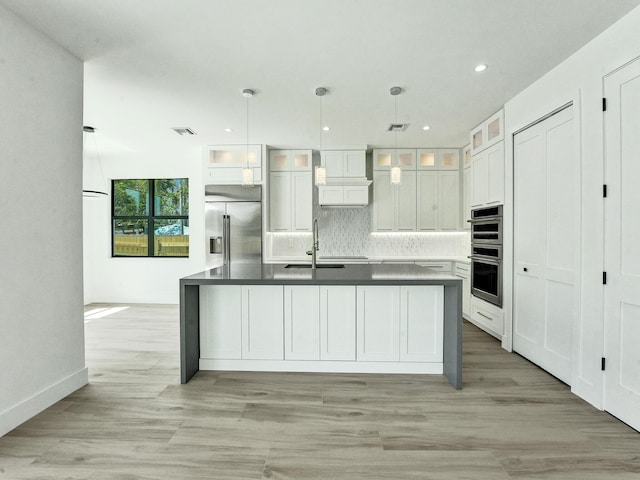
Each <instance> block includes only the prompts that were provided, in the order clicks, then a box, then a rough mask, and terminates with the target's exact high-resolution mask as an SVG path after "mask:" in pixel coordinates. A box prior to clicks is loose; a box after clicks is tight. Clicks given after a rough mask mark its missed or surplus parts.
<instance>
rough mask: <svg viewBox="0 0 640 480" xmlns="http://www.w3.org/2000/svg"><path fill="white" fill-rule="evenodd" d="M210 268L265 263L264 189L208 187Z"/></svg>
mask: <svg viewBox="0 0 640 480" xmlns="http://www.w3.org/2000/svg"><path fill="white" fill-rule="evenodd" d="M205 234H206V244H207V245H206V268H207V269H210V268H215V267H218V266H220V265H225V264H237V263H260V262H261V261H262V187H261V186H260V185H255V186H252V187H243V186H241V185H206V186H205Z"/></svg>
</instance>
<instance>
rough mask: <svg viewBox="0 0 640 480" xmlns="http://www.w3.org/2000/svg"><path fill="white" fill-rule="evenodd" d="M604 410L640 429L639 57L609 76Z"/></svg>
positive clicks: (606, 158) (606, 142)
mask: <svg viewBox="0 0 640 480" xmlns="http://www.w3.org/2000/svg"><path fill="white" fill-rule="evenodd" d="M604 85H605V96H606V98H607V112H606V113H605V114H604V124H605V146H606V150H605V180H606V183H607V186H608V189H607V191H608V195H607V199H606V201H605V268H606V271H607V286H606V287H605V289H604V292H605V294H604V295H605V296H604V306H605V325H604V332H605V357H606V358H607V363H606V370H605V379H604V389H605V390H604V405H605V409H606V410H608V411H609V412H611V413H612V414H613V415H615V416H617V417H619V418H620V419H621V420H623V421H625V422H626V423H628V424H629V425H631V426H632V427H633V428H635V429H637V430H640V348H639V347H638V345H640V295H639V294H638V292H640V249H639V248H638V236H639V235H640V215H638V205H639V204H640V188H638V185H640V162H638V159H639V158H640V136H639V135H638V125H640V59H638V60H636V61H634V62H633V63H631V64H629V65H628V66H626V67H625V68H623V69H621V70H618V71H616V72H614V73H613V74H611V75H609V76H607V77H605V83H604Z"/></svg>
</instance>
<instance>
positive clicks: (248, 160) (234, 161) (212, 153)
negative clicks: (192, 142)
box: [207, 145, 260, 168]
mask: <svg viewBox="0 0 640 480" xmlns="http://www.w3.org/2000/svg"><path fill="white" fill-rule="evenodd" d="M207 166H208V167H209V168H234V167H235V168H244V167H246V166H248V167H250V168H251V167H253V168H258V167H260V145H249V148H248V149H247V147H246V146H245V145H229V146H227V147H225V146H216V147H215V148H210V149H209V151H208V156H207Z"/></svg>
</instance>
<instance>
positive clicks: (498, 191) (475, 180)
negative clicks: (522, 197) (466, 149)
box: [471, 142, 504, 208]
mask: <svg viewBox="0 0 640 480" xmlns="http://www.w3.org/2000/svg"><path fill="white" fill-rule="evenodd" d="M471 181H472V185H473V186H472V188H471V207H472V208H477V207H482V206H486V205H497V204H501V203H504V142H498V143H497V144H495V145H493V146H492V147H489V148H487V149H486V150H483V151H482V152H480V153H478V154H476V155H474V156H473V170H472V174H471Z"/></svg>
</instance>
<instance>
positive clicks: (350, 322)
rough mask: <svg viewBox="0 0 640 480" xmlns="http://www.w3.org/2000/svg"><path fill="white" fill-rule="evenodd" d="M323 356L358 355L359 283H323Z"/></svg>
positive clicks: (338, 358) (321, 301) (329, 357)
mask: <svg viewBox="0 0 640 480" xmlns="http://www.w3.org/2000/svg"><path fill="white" fill-rule="evenodd" d="M319 288H320V359H321V360H345V361H349V360H350V361H353V360H355V359H356V287H355V286H321V287H319Z"/></svg>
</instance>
